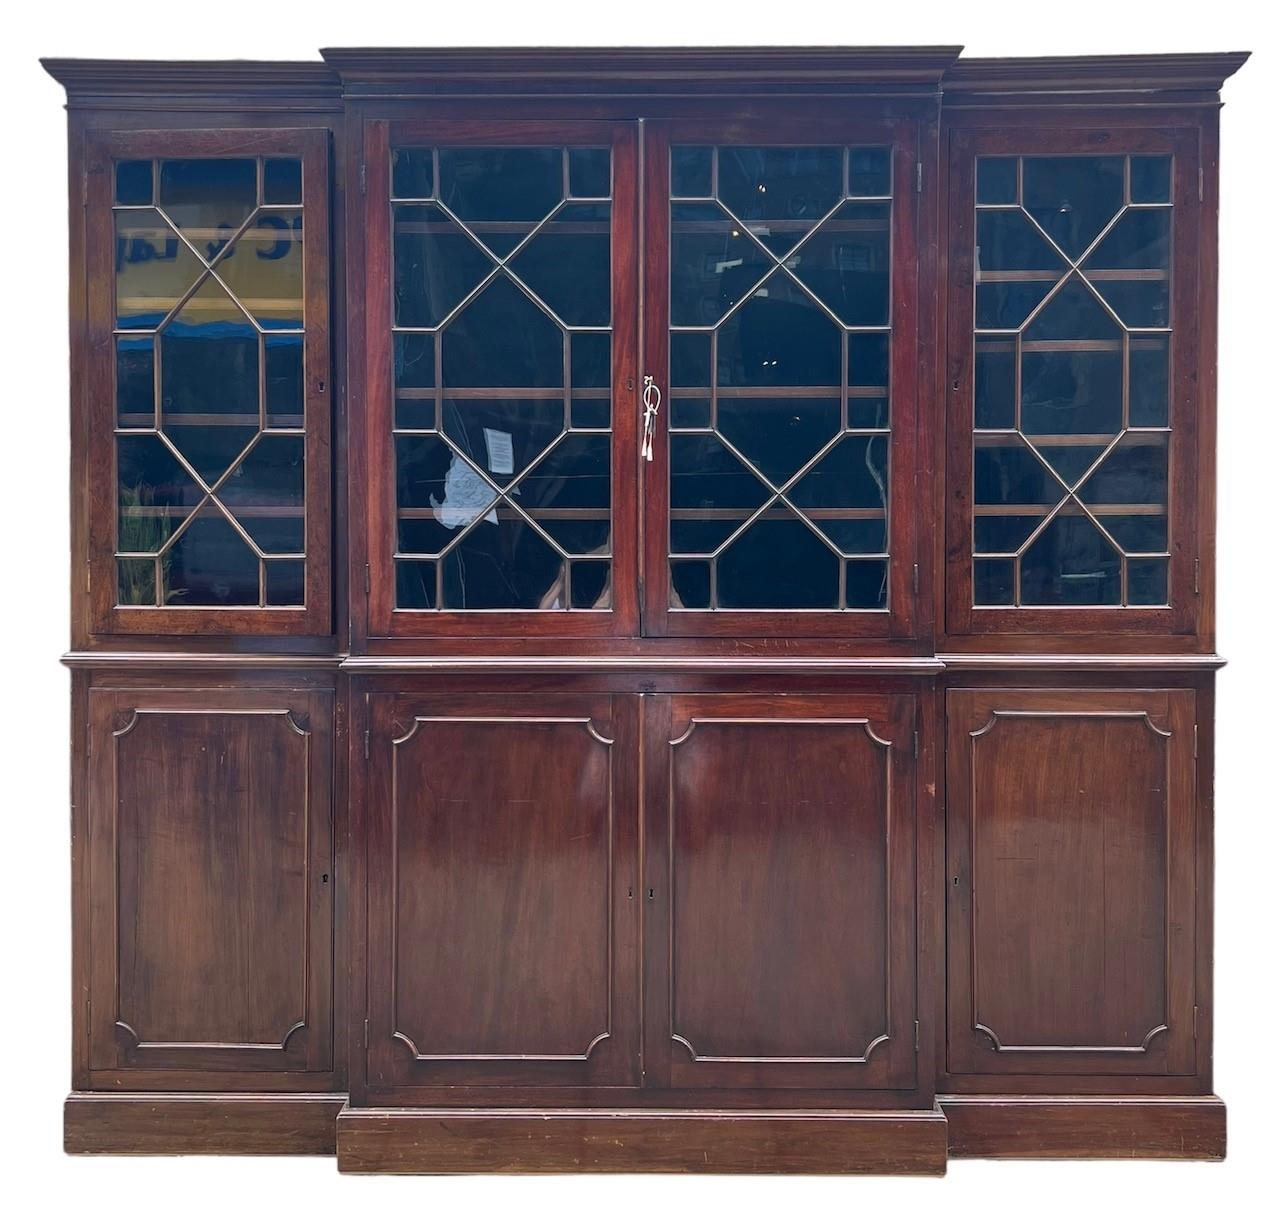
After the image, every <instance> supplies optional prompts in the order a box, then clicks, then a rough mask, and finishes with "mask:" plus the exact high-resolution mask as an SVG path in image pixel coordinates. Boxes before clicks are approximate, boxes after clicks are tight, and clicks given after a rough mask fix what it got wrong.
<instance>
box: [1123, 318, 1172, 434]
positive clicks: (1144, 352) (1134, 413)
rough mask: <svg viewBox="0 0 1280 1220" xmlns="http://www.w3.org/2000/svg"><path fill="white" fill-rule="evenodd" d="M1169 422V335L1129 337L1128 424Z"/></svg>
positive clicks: (1150, 425) (1157, 425) (1152, 425)
mask: <svg viewBox="0 0 1280 1220" xmlns="http://www.w3.org/2000/svg"><path fill="white" fill-rule="evenodd" d="M1168 425H1169V337H1168V335H1131V336H1130V338H1129V426H1130V427H1133V428H1165V427H1168Z"/></svg>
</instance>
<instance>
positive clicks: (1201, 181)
mask: <svg viewBox="0 0 1280 1220" xmlns="http://www.w3.org/2000/svg"><path fill="white" fill-rule="evenodd" d="M1199 192H1200V202H1201V203H1203V202H1204V166H1203V165H1202V166H1201V167H1200V186H1199Z"/></svg>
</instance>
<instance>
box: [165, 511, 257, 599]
mask: <svg viewBox="0 0 1280 1220" xmlns="http://www.w3.org/2000/svg"><path fill="white" fill-rule="evenodd" d="M169 557H170V562H169V565H168V567H167V570H166V571H165V574H164V575H165V597H164V602H165V604H166V605H169V606H256V605H258V557H257V556H256V555H255V554H254V553H253V551H252V550H251V549H250V547H249V546H248V544H247V543H246V542H245V540H244V539H243V538H242V537H241V536H240V535H239V534H238V533H237V532H236V531H235V530H234V529H233V528H232V527H231V524H230V523H229V522H228V521H227V519H226V518H225V517H224V516H223V515H222V514H221V513H219V512H217V511H216V510H214V509H205V510H204V511H202V512H201V513H200V515H199V517H198V518H197V519H196V520H195V521H193V522H192V523H191V524H190V525H189V526H188V527H187V528H186V529H185V530H184V531H183V532H182V533H181V534H180V535H179V536H178V537H177V539H176V540H175V541H174V543H173V546H172V547H171V548H170V551H169Z"/></svg>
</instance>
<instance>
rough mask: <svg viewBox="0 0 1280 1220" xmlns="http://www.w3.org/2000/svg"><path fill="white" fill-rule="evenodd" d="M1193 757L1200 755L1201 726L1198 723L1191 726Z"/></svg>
mask: <svg viewBox="0 0 1280 1220" xmlns="http://www.w3.org/2000/svg"><path fill="white" fill-rule="evenodd" d="M1191 757H1192V758H1193V759H1198V758H1199V757H1200V726H1199V725H1198V724H1193V725H1192V726H1191Z"/></svg>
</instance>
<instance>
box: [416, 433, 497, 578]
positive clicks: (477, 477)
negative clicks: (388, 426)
mask: <svg viewBox="0 0 1280 1220" xmlns="http://www.w3.org/2000/svg"><path fill="white" fill-rule="evenodd" d="M497 496H498V493H497V492H496V491H495V490H494V489H493V487H492V486H490V484H489V483H488V482H486V480H485V479H484V478H483V476H482V475H481V474H480V473H479V471H477V470H476V469H475V468H474V467H473V466H472V465H471V464H470V463H469V462H468V461H467V460H466V459H465V458H463V457H461V456H459V455H458V454H457V453H455V452H454V451H453V450H452V449H450V448H449V446H448V445H447V444H446V443H445V442H444V441H443V440H442V439H441V438H440V437H438V436H398V437H396V504H397V505H398V506H399V510H400V521H399V537H398V543H397V546H398V549H399V550H400V551H401V552H402V553H404V554H410V555H438V554H439V553H440V552H441V551H442V550H444V548H445V547H446V546H448V545H449V543H450V542H452V541H453V539H454V537H455V536H456V535H457V533H458V532H459V531H460V530H462V529H463V528H465V527H466V526H468V525H470V524H471V523H472V522H473V521H475V520H476V519H477V518H478V517H491V518H492V520H493V521H494V522H495V523H496V513H495V512H494V501H495V500H496V499H497Z"/></svg>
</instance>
